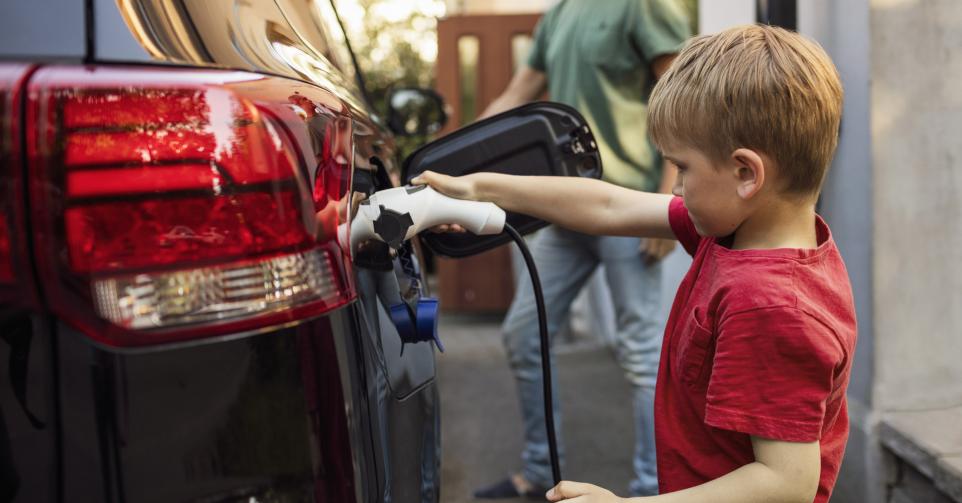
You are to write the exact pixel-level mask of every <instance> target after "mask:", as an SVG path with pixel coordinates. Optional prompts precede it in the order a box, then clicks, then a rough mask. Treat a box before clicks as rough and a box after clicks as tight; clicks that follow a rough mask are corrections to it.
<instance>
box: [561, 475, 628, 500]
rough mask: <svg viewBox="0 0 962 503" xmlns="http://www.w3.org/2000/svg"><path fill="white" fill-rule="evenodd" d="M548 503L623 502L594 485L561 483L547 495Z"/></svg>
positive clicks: (565, 481)
mask: <svg viewBox="0 0 962 503" xmlns="http://www.w3.org/2000/svg"><path fill="white" fill-rule="evenodd" d="M545 498H547V499H548V501H571V502H575V503H617V502H619V501H623V500H622V498H619V497H617V496H615V495H614V494H613V493H612V492H611V491H609V490H607V489H604V488H601V487H598V486H596V485H592V484H584V483H581V482H569V481H567V480H563V481H561V483H560V484H558V485H556V486H554V487H552V488H551V489H549V490H548V492H547V493H545Z"/></svg>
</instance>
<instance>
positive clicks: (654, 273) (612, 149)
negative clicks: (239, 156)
mask: <svg viewBox="0 0 962 503" xmlns="http://www.w3.org/2000/svg"><path fill="white" fill-rule="evenodd" d="M689 36H690V30H689V21H688V18H687V16H686V15H685V11H684V8H683V7H682V5H681V4H680V2H678V1H677V0H605V1H603V2H594V1H590V0H562V1H561V2H560V3H558V4H557V5H556V6H554V7H553V8H551V9H550V10H548V11H547V12H546V13H545V15H544V17H543V18H542V19H541V21H540V22H539V24H538V27H537V28H536V30H535V35H534V42H533V47H532V49H531V52H530V55H529V57H528V61H527V64H526V65H524V66H522V67H521V69H520V70H519V71H518V72H517V73H516V74H515V75H514V77H513V78H512V80H511V82H510V83H509V84H508V87H507V88H506V89H505V91H504V92H503V93H502V94H501V95H500V96H499V97H498V98H497V99H496V100H495V101H493V102H492V103H491V105H490V106H488V108H487V109H485V111H484V113H483V114H482V117H487V116H490V115H493V114H496V113H499V112H502V111H505V110H508V109H510V108H514V107H516V106H519V105H522V104H524V103H527V102H530V101H533V100H536V99H538V98H539V97H540V96H542V95H543V94H544V92H545V91H546V90H547V91H548V93H549V95H550V98H551V99H552V100H553V101H558V102H561V103H566V104H568V105H571V106H573V107H575V108H576V109H578V110H579V111H580V112H581V113H582V114H583V115H584V116H585V118H586V119H587V120H588V122H589V124H590V125H591V128H592V130H593V132H594V134H595V139H596V140H597V141H598V144H599V149H600V152H601V157H602V164H603V166H604V179H605V180H607V181H610V182H613V183H615V184H617V185H621V186H623V187H627V188H631V189H636V190H644V191H658V192H662V193H670V192H671V187H672V185H673V184H674V179H675V174H674V172H673V171H671V170H668V169H663V167H662V166H663V163H662V161H661V159H660V158H659V155H658V153H657V151H656V149H655V148H654V147H653V145H652V144H651V142H650V141H649V139H648V136H647V131H646V127H645V124H646V115H647V101H648V95H649V93H650V91H651V89H652V87H653V86H654V83H655V81H656V79H657V78H658V77H659V76H660V75H661V74H662V73H664V72H665V70H666V69H667V68H668V66H669V65H670V64H671V61H672V59H673V58H674V56H675V54H676V53H677V51H678V50H679V49H680V47H681V45H682V44H683V43H684V41H685V40H686V39H687V38H688V37H689ZM674 246H675V241H673V240H665V239H646V240H640V239H639V238H628V237H597V236H589V235H586V234H580V233H577V232H572V231H568V230H565V229H562V228H559V227H554V226H551V227H548V228H546V229H544V230H543V231H542V232H541V233H540V234H539V235H538V237H537V238H536V241H535V243H534V244H533V247H532V252H533V255H534V257H535V261H536V263H537V266H538V271H539V273H540V275H541V280H542V284H543V288H544V294H545V302H546V304H547V314H548V330H549V332H550V333H551V334H554V333H555V332H556V331H557V330H558V328H559V326H560V325H561V323H562V322H563V320H564V319H565V317H566V316H567V314H568V312H569V309H570V306H571V303H572V301H573V300H574V298H575V296H576V294H577V293H578V292H579V290H581V288H582V286H584V285H585V283H586V282H587V281H588V279H589V278H590V276H591V274H592V272H593V271H594V270H595V269H596V268H597V267H598V266H599V265H604V268H605V273H606V279H607V284H608V287H609V288H610V291H611V297H612V299H613V303H614V311H615V316H616V334H615V340H616V348H615V349H616V354H617V358H618V362H619V364H620V365H621V367H622V368H623V369H624V371H625V374H626V377H627V379H628V380H629V382H630V383H631V386H632V390H633V397H632V402H633V410H634V419H635V449H634V460H633V468H634V472H635V478H634V480H632V482H631V484H630V487H629V491H630V493H631V494H632V495H648V494H656V493H657V490H658V480H657V473H656V466H655V445H654V426H653V401H654V389H655V375H656V374H657V371H658V356H659V352H660V347H661V336H662V330H663V320H662V319H661V317H660V315H659V311H660V310H659V303H660V297H661V295H660V287H661V264H660V260H661V259H662V258H663V257H664V256H665V255H667V254H668V253H669V252H670V251H671V250H672V249H673V248H674ZM502 331H503V334H504V342H505V347H506V350H507V353H508V358H509V361H510V364H511V367H512V370H513V372H514V375H515V379H516V381H517V385H518V393H519V398H520V402H521V412H522V416H523V421H524V435H525V445H524V450H523V453H522V461H523V468H522V471H521V472H520V473H515V474H512V475H510V476H509V477H508V478H507V479H505V480H502V481H499V482H496V483H494V484H492V485H490V486H488V487H484V488H481V489H479V490H477V491H476V492H475V497H477V498H490V499H496V498H510V497H517V496H520V495H526V496H531V497H543V494H544V492H545V489H546V488H548V487H551V486H552V485H553V484H552V478H551V468H550V461H549V453H548V442H547V434H546V431H545V426H544V400H543V394H542V380H541V379H542V377H541V367H540V353H539V337H538V320H537V316H536V310H535V302H534V294H533V290H532V286H531V282H530V279H529V278H528V277H527V276H526V275H522V276H521V279H520V281H519V284H518V288H517V292H516V294H515V298H514V300H513V302H512V304H511V307H510V309H509V311H508V314H507V317H506V319H505V321H504V324H503V327H502ZM554 403H555V404H557V403H558V401H557V400H555V402H554ZM555 418H556V425H557V426H558V428H557V431H558V435H559V437H560V431H561V430H560V424H561V421H560V415H559V413H558V410H557V405H556V409H555ZM559 450H560V445H559Z"/></svg>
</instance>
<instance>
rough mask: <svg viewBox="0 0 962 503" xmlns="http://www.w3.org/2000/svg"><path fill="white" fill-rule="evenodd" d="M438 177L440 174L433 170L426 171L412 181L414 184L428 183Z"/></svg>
mask: <svg viewBox="0 0 962 503" xmlns="http://www.w3.org/2000/svg"><path fill="white" fill-rule="evenodd" d="M437 179H438V174H437V173H435V172H433V171H425V172H424V173H421V174H420V175H418V176H416V177H414V178H412V179H411V183H413V184H414V185H428V184H430V183H431V182H433V181H436V180H437Z"/></svg>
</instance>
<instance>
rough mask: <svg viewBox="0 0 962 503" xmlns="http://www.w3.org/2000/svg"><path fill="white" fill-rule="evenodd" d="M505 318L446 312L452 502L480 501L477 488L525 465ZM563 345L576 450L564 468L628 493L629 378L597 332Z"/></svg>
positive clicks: (567, 418)
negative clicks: (502, 326)
mask: <svg viewBox="0 0 962 503" xmlns="http://www.w3.org/2000/svg"><path fill="white" fill-rule="evenodd" d="M499 321H500V319H498V318H483V317H482V318H479V317H466V316H455V315H450V314H448V315H442V317H441V333H442V334H444V335H445V340H444V346H445V348H446V349H447V352H446V353H444V354H442V355H440V356H439V359H438V362H439V363H438V364H439V369H438V372H439V375H440V380H439V383H440V386H441V390H440V391H441V410H442V419H441V421H442V427H441V428H442V435H443V441H442V442H443V449H444V454H443V458H442V460H443V461H442V467H443V468H442V481H443V487H442V494H441V499H442V501H445V502H450V503H460V502H469V501H474V502H476V501H480V500H475V499H473V498H472V497H471V492H472V490H473V489H474V488H476V487H478V486H480V485H484V484H487V483H490V482H492V481H496V480H499V479H500V478H503V477H505V476H506V475H507V474H508V473H510V472H512V471H516V470H518V469H519V468H520V452H521V451H520V449H521V447H520V445H521V441H522V435H521V420H520V413H519V412H518V405H517V395H516V393H515V388H514V380H513V379H512V377H511V374H510V370H509V369H508V365H507V362H506V360H505V356H504V352H503V350H502V347H501V336H500V334H499V333H498V323H499ZM556 349H557V351H556V358H557V365H558V370H557V372H558V374H559V375H558V376H556V380H557V382H558V383H559V385H560V392H561V406H562V411H563V415H564V432H563V435H564V442H565V445H566V446H567V453H568V455H567V457H568V459H567V466H566V467H565V469H563V471H562V474H563V476H564V477H565V478H566V479H574V480H579V481H583V482H591V483H595V484H599V485H603V486H605V487H607V488H609V489H611V490H613V491H614V492H615V493H616V494H619V495H622V496H624V495H625V494H626V492H627V486H628V481H629V480H630V477H631V468H630V464H631V449H632V445H633V442H634V440H633V434H632V421H631V414H632V413H631V402H630V395H629V389H628V384H627V382H626V381H625V379H624V378H623V377H622V374H621V370H620V368H619V367H618V364H617V363H616V362H615V360H614V357H613V356H612V354H611V353H610V352H609V350H608V349H606V348H604V347H602V346H600V345H599V343H598V342H596V340H594V338H592V340H587V341H586V340H584V339H581V340H575V341H573V342H571V343H567V344H564V345H561V346H559V347H557V348H556ZM502 501H524V500H502Z"/></svg>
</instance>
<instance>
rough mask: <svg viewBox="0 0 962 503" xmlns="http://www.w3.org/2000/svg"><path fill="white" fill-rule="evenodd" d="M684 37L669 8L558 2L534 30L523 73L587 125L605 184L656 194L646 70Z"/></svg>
mask: <svg viewBox="0 0 962 503" xmlns="http://www.w3.org/2000/svg"><path fill="white" fill-rule="evenodd" d="M690 35H691V33H690V29H689V24H688V18H687V17H686V14H685V10H684V7H683V6H682V5H681V3H680V2H678V1H677V0H598V1H595V0H562V1H561V3H559V4H558V5H556V6H555V7H553V8H551V9H550V10H549V11H548V12H546V13H545V15H544V17H543V18H541V21H540V22H539V23H538V27H537V29H536V30H535V35H534V43H533V46H532V48H531V54H530V55H529V56H528V66H530V67H531V68H534V69H535V70H539V71H542V72H545V73H546V74H547V76H548V92H549V93H550V95H551V99H552V100H554V101H559V102H561V103H565V104H567V105H571V106H573V107H575V108H576V109H578V111H580V112H581V113H582V114H583V115H584V116H585V118H586V119H587V120H588V123H589V125H590V126H591V129H592V131H593V132H594V134H595V138H596V139H597V140H598V143H599V148H600V151H601V160H602V164H603V166H604V179H605V180H607V181H609V182H612V183H615V184H618V185H621V186H623V187H628V188H632V189H638V190H647V191H653V190H655V189H657V187H658V182H659V180H660V178H661V160H660V158H659V156H658V152H657V150H656V149H655V148H654V146H653V145H652V144H651V141H650V140H649V139H648V132H647V120H648V95H649V94H650V93H651V89H652V87H653V86H654V80H655V79H654V76H653V75H652V71H651V62H652V61H653V60H654V59H656V58H657V57H658V56H661V55H664V54H672V53H676V52H678V50H679V49H680V48H681V45H682V44H683V43H684V41H685V40H687V39H688V37H689V36H690Z"/></svg>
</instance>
